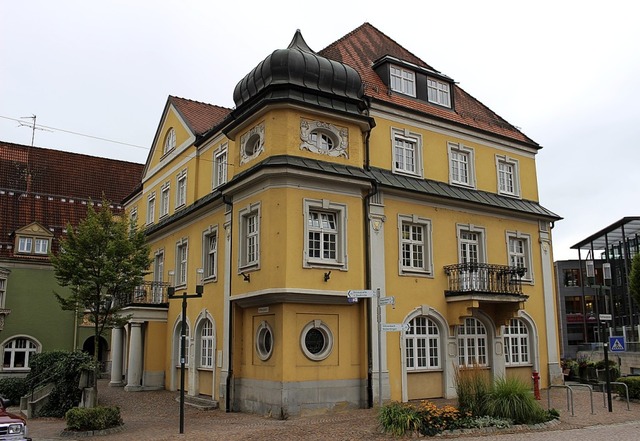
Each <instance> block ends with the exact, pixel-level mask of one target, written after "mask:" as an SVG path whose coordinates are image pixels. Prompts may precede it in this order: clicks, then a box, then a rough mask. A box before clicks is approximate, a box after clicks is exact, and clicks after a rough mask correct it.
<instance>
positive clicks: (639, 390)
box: [616, 377, 640, 400]
mask: <svg viewBox="0 0 640 441" xmlns="http://www.w3.org/2000/svg"><path fill="white" fill-rule="evenodd" d="M616 381H619V382H621V383H624V384H626V385H627V387H628V388H629V399H630V400H631V399H635V400H640V377H622V378H618V379H617V380H616ZM616 392H618V395H620V396H621V397H626V392H625V390H624V386H622V385H619V384H617V385H616Z"/></svg>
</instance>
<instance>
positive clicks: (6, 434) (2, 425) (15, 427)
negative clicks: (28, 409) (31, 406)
mask: <svg viewBox="0 0 640 441" xmlns="http://www.w3.org/2000/svg"><path fill="white" fill-rule="evenodd" d="M8 406H9V401H8V400H6V399H4V398H1V397H0V440H2V441H5V440H6V441H31V438H28V437H27V422H26V421H25V419H24V418H22V417H19V416H18V415H14V414H12V413H9V412H7V407H8Z"/></svg>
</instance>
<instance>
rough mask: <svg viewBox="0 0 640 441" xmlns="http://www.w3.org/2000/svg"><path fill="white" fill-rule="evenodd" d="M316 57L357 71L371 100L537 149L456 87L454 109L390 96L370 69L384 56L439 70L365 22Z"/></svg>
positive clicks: (520, 133)
mask: <svg viewBox="0 0 640 441" xmlns="http://www.w3.org/2000/svg"><path fill="white" fill-rule="evenodd" d="M319 54H320V55H323V56H325V57H327V58H332V59H334V60H337V61H340V62H342V63H345V64H348V65H349V66H351V67H353V68H354V69H356V70H357V71H358V73H359V74H360V76H361V77H362V80H363V82H364V85H365V90H364V91H365V95H367V96H369V97H371V98H372V99H374V100H379V101H382V102H385V103H388V104H391V105H397V106H403V107H407V108H410V109H413V110H415V111H418V112H422V113H424V114H427V115H430V116H433V117H436V118H439V119H442V120H445V121H449V122H451V123H454V124H460V125H464V126H469V127H472V128H474V129H478V130H482V131H485V132H489V133H491V134H494V135H498V136H502V137H506V138H509V139H511V140H515V141H519V142H522V143H525V144H528V145H529V146H531V147H535V148H539V147H540V146H539V145H538V144H537V143H536V142H535V141H533V140H532V139H530V138H529V137H527V136H526V135H525V134H523V133H522V132H521V131H520V130H518V129H517V128H516V127H514V126H513V125H511V124H509V123H508V122H507V121H505V120H504V119H502V118H501V117H500V116H498V115H497V114H496V113H494V112H493V111H491V110H490V109H489V108H488V107H486V106H485V105H484V104H482V103H481V102H480V101H478V100H476V99H475V98H473V97H472V96H471V95H469V94H468V93H467V92H465V91H464V90H463V89H462V88H460V87H459V86H458V85H456V84H454V85H453V99H454V107H455V109H454V110H451V109H446V108H443V107H440V106H436V105H432V104H429V103H426V102H421V101H418V100H416V99H413V98H411V97H407V96H404V95H401V94H398V93H391V92H390V91H389V89H388V87H387V86H386V85H385V84H384V83H383V82H382V79H381V78H380V77H379V76H378V74H376V72H375V71H374V70H373V68H372V66H373V63H374V62H375V61H377V60H379V59H380V58H382V57H384V56H387V55H389V56H392V57H395V58H398V59H400V60H404V61H408V62H410V63H413V64H415V65H417V66H420V67H424V68H426V69H430V70H432V71H435V72H438V71H437V70H435V69H434V68H433V67H431V66H429V65H428V64H427V63H425V62H424V61H422V60H421V59H420V58H418V57H416V56H415V55H413V54H412V53H411V52H409V51H408V50H406V49H405V48H403V47H402V46H400V45H399V44H398V43H396V42H395V41H394V40H393V39H391V38H389V37H388V36H386V35H385V34H384V33H382V32H381V31H379V30H378V29H376V28H375V27H374V26H372V25H371V24H369V23H364V24H363V25H362V26H360V27H358V28H357V29H355V30H353V31H352V32H350V33H349V34H347V35H345V36H344V37H342V38H341V39H339V40H337V41H336V42H334V43H332V44H330V45H329V46H327V47H326V48H324V49H323V50H321V51H319Z"/></svg>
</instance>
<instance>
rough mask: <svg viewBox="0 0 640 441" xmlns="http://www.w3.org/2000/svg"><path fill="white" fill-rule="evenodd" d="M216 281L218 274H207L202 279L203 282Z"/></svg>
mask: <svg viewBox="0 0 640 441" xmlns="http://www.w3.org/2000/svg"><path fill="white" fill-rule="evenodd" d="M217 281H218V276H209V277H205V278H204V279H203V282H204V283H214V282H217Z"/></svg>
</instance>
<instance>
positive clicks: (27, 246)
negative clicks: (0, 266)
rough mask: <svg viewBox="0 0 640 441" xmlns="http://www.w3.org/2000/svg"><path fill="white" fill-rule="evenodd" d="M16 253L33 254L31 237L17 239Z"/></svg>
mask: <svg viewBox="0 0 640 441" xmlns="http://www.w3.org/2000/svg"><path fill="white" fill-rule="evenodd" d="M18 252H19V253H24V254H31V253H32V252H33V237H25V236H20V237H18Z"/></svg>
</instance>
